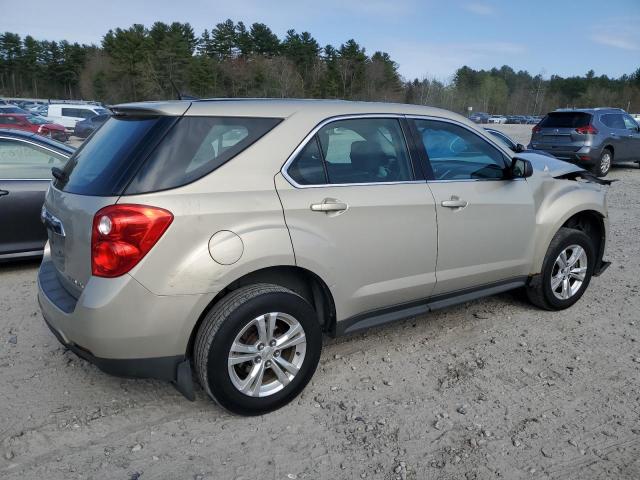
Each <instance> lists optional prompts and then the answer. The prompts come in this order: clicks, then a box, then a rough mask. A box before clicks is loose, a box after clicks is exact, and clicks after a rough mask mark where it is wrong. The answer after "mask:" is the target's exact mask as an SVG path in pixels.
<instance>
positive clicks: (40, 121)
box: [26, 115, 51, 125]
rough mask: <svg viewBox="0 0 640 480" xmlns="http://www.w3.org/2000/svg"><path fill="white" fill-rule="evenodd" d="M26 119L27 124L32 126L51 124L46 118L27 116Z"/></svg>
mask: <svg viewBox="0 0 640 480" xmlns="http://www.w3.org/2000/svg"><path fill="white" fill-rule="evenodd" d="M26 118H27V122H29V123H31V124H32V125H46V124H47V123H51V122H49V121H48V120H47V119H46V118H44V117H38V116H36V115H29V116H28V117H26Z"/></svg>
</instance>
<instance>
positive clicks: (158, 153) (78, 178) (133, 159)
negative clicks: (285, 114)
mask: <svg viewBox="0 0 640 480" xmlns="http://www.w3.org/2000/svg"><path fill="white" fill-rule="evenodd" d="M280 121H281V119H276V118H249V117H168V116H163V117H111V118H109V120H107V121H106V122H105V123H104V125H103V126H102V127H101V128H100V129H98V130H97V131H96V133H95V134H94V135H93V136H92V137H91V138H90V139H89V140H88V141H87V142H86V143H85V144H84V145H83V146H82V147H81V148H80V149H79V150H78V151H77V152H76V154H75V155H74V156H73V157H72V158H71V159H70V161H69V163H68V164H67V166H66V167H65V169H64V172H65V177H66V178H65V179H64V180H62V181H61V180H56V182H55V186H56V188H59V189H61V190H63V191H66V192H70V193H77V194H81V195H98V196H111V195H122V194H126V195H133V194H140V193H148V192H154V191H158V190H166V189H169V188H175V187H179V186H182V185H186V184H188V183H191V182H193V181H195V180H197V179H199V178H201V177H203V176H204V175H206V174H208V173H210V172H212V171H214V170H215V169H216V168H218V167H220V166H221V165H223V164H224V163H225V162H227V161H229V160H230V159H232V158H233V157H234V156H236V155H237V154H238V153H240V152H241V151H242V150H244V149H246V148H247V147H249V146H250V145H251V144H252V143H254V142H255V141H256V140H258V139H259V138H260V137H262V136H263V135H264V134H265V133H267V132H268V131H269V130H271V129H272V128H273V127H275V126H276V125H277V124H278V123H279V122H280Z"/></svg>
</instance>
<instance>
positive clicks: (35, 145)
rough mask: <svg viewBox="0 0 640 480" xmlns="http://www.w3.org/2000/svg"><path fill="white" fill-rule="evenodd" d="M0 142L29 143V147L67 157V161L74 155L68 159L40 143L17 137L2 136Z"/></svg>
mask: <svg viewBox="0 0 640 480" xmlns="http://www.w3.org/2000/svg"><path fill="white" fill-rule="evenodd" d="M0 140H12V141H14V142H22V143H28V144H29V145H33V146H34V147H37V148H41V149H43V150H49V151H50V152H51V153H55V154H56V155H60V156H62V157H66V159H67V160H69V158H71V155H73V154H71V155H69V156H68V157H67V156H66V155H65V154H64V153H60V152H58V151H57V150H54V149H53V148H49V147H45V146H43V145H40V144H39V143H36V142H32V141H31V140H27V139H26V138H15V137H7V136H4V135H0Z"/></svg>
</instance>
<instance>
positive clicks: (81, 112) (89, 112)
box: [78, 108, 98, 118]
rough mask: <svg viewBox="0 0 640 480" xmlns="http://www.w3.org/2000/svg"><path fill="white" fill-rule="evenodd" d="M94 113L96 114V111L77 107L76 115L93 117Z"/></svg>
mask: <svg viewBox="0 0 640 480" xmlns="http://www.w3.org/2000/svg"><path fill="white" fill-rule="evenodd" d="M96 115H98V114H97V113H96V112H94V111H93V110H85V109H82V108H79V109H78V116H79V117H82V118H93V117H95V116H96Z"/></svg>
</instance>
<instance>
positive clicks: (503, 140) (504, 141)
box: [489, 130, 516, 150]
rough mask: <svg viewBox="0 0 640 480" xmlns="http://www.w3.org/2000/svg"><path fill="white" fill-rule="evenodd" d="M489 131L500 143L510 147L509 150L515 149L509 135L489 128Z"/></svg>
mask: <svg viewBox="0 0 640 480" xmlns="http://www.w3.org/2000/svg"><path fill="white" fill-rule="evenodd" d="M489 133H490V134H491V135H493V137H494V138H495V139H496V140H498V141H499V142H500V143H501V144H503V145H504V146H505V147H507V148H509V149H511V150H515V148H516V144H515V143H513V142H512V141H511V139H509V137H506V136H504V135H502V134H501V133H498V132H496V131H495V130H489Z"/></svg>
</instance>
